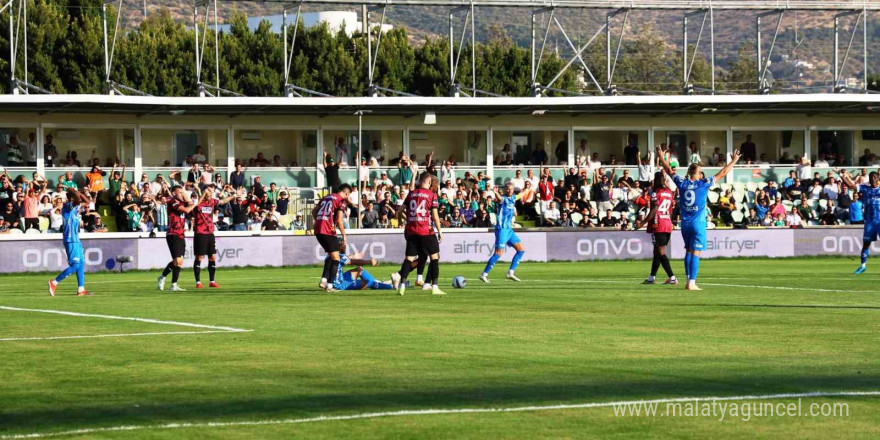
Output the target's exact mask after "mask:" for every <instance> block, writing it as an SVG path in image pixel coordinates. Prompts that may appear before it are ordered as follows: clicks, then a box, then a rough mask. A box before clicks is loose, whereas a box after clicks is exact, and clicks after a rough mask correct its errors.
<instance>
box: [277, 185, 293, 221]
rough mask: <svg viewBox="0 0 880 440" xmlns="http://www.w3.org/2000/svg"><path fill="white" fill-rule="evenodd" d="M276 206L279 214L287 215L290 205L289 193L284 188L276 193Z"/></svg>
mask: <svg viewBox="0 0 880 440" xmlns="http://www.w3.org/2000/svg"><path fill="white" fill-rule="evenodd" d="M275 204H276V205H277V206H278V213H279V214H281V215H287V209H288V207H289V206H290V195H288V194H287V191H286V190H283V189H282V190H281V192H279V193H278V201H277V202H275Z"/></svg>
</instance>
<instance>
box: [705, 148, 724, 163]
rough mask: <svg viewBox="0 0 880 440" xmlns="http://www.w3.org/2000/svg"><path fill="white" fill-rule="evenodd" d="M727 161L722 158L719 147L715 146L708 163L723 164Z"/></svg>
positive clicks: (722, 154)
mask: <svg viewBox="0 0 880 440" xmlns="http://www.w3.org/2000/svg"><path fill="white" fill-rule="evenodd" d="M726 163H727V160H725V158H724V153H722V152H721V148H718V147H715V149H714V150H713V151H712V155H711V156H709V165H711V166H713V167H715V166H718V167H720V166H724V165H725V164H726Z"/></svg>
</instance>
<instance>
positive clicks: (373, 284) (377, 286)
mask: <svg viewBox="0 0 880 440" xmlns="http://www.w3.org/2000/svg"><path fill="white" fill-rule="evenodd" d="M367 288H368V289H373V290H392V289H394V286H392V285H391V284H389V283H380V282H378V281H375V280H373V281H370V282H369V283H367Z"/></svg>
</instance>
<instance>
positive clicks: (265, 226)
mask: <svg viewBox="0 0 880 440" xmlns="http://www.w3.org/2000/svg"><path fill="white" fill-rule="evenodd" d="M260 230H261V231H277V230H278V220H276V219H275V216H273V215H269V214H268V213H267V215H266V217H265V218H264V219H263V223H261V224H260Z"/></svg>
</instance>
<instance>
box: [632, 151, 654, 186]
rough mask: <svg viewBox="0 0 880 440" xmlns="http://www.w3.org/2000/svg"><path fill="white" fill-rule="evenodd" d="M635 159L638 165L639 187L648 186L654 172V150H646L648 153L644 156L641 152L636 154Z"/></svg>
mask: <svg viewBox="0 0 880 440" xmlns="http://www.w3.org/2000/svg"><path fill="white" fill-rule="evenodd" d="M636 160H637V163H638V166H639V187H640V188H650V187H651V180H652V179H653V176H654V173H655V172H656V160H655V158H654V152H653V151H650V152H648V155H647V156H645V157H644V158H643V157H642V155H641V154H639V155H637V156H636Z"/></svg>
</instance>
